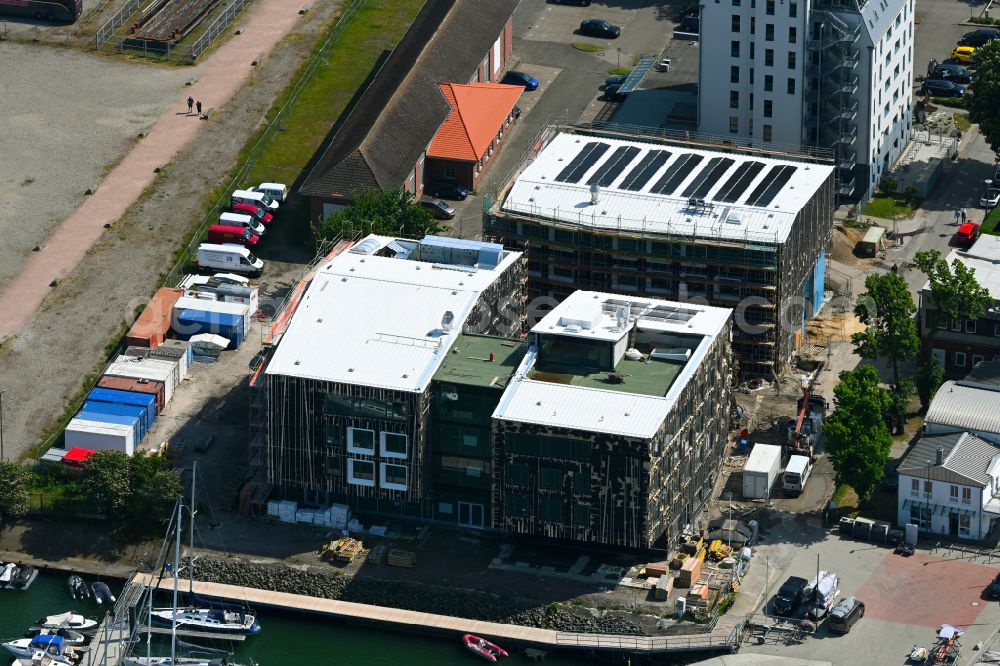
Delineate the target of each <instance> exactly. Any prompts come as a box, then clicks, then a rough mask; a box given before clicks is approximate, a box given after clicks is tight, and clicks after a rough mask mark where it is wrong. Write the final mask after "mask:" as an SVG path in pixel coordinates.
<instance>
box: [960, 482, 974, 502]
mask: <svg viewBox="0 0 1000 666" xmlns="http://www.w3.org/2000/svg"><path fill="white" fill-rule="evenodd" d="M962 504H972V488H969V487H968V486H963V487H962Z"/></svg>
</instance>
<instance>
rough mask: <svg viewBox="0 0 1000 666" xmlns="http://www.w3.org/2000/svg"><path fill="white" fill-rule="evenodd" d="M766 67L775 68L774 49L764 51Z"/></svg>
mask: <svg viewBox="0 0 1000 666" xmlns="http://www.w3.org/2000/svg"><path fill="white" fill-rule="evenodd" d="M764 65H765V66H766V67H774V49H764Z"/></svg>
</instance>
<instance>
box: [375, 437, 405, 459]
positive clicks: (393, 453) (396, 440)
mask: <svg viewBox="0 0 1000 666" xmlns="http://www.w3.org/2000/svg"><path fill="white" fill-rule="evenodd" d="M380 437H381V438H382V456H383V457H385V458H405V457H406V439H407V438H406V435H404V434H403V433H401V432H383V433H381V434H380Z"/></svg>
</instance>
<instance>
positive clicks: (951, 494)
mask: <svg viewBox="0 0 1000 666" xmlns="http://www.w3.org/2000/svg"><path fill="white" fill-rule="evenodd" d="M948 498H949V499H950V500H951V501H952V502H957V501H958V486H955V485H953V486H949V487H948Z"/></svg>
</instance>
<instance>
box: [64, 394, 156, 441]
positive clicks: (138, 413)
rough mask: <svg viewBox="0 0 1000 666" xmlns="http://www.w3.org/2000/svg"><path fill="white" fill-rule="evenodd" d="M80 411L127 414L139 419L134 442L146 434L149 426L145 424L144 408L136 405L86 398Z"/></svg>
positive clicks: (116, 414) (115, 414)
mask: <svg viewBox="0 0 1000 666" xmlns="http://www.w3.org/2000/svg"><path fill="white" fill-rule="evenodd" d="M80 411H81V412H87V413H90V414H111V415H112V416H127V417H129V418H133V419H138V420H139V428H138V430H136V431H135V443H136V444H138V443H139V440H141V439H142V438H143V437H145V436H146V431H147V430H149V428H148V427H147V426H146V408H145V407H139V406H138V405H116V404H115V403H113V402H97V401H91V400H88V401H86V402H84V403H83V407H81V408H80Z"/></svg>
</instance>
